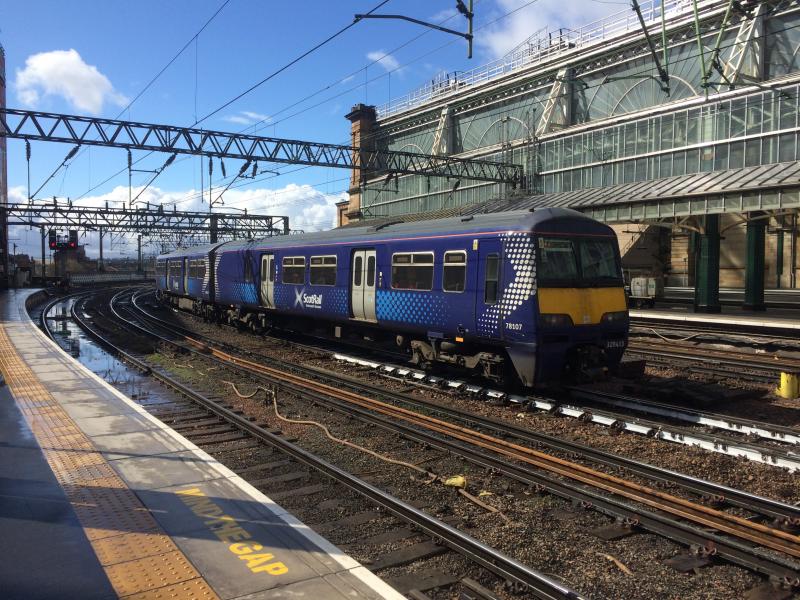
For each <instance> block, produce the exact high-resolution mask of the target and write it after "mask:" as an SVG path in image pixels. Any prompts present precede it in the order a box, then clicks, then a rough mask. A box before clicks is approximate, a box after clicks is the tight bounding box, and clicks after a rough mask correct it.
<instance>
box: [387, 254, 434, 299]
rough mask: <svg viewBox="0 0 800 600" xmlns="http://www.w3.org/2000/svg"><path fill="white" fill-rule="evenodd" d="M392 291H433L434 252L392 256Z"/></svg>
mask: <svg viewBox="0 0 800 600" xmlns="http://www.w3.org/2000/svg"><path fill="white" fill-rule="evenodd" d="M392 289H395V290H421V291H426V292H427V291H430V290H432V289H433V252H413V253H408V254H394V255H392Z"/></svg>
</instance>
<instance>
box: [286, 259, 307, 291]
mask: <svg viewBox="0 0 800 600" xmlns="http://www.w3.org/2000/svg"><path fill="white" fill-rule="evenodd" d="M282 264H283V275H282V276H281V278H282V279H281V280H282V282H283V283H288V284H290V285H303V284H304V283H305V282H306V258H305V257H304V256H285V257H284V258H283V263H282Z"/></svg>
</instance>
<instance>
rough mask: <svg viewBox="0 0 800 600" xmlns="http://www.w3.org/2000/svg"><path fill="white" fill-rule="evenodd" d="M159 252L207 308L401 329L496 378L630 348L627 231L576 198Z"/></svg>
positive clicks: (174, 293) (196, 307)
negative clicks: (618, 231) (617, 230)
mask: <svg viewBox="0 0 800 600" xmlns="http://www.w3.org/2000/svg"><path fill="white" fill-rule="evenodd" d="M158 260H159V261H164V262H165V265H166V277H164V278H160V277H159V280H158V282H159V283H158V288H159V293H160V294H162V295H163V296H164V297H166V298H169V299H171V301H172V302H173V303H176V304H180V305H181V307H183V308H191V309H192V310H193V311H194V312H196V313H198V314H202V315H203V316H205V317H207V318H211V319H223V320H226V321H228V322H230V323H234V324H238V325H240V326H248V327H250V328H252V329H253V330H255V331H261V330H263V329H265V328H268V327H271V326H277V327H284V328H289V329H298V330H302V331H308V330H311V329H313V330H316V331H318V332H320V333H329V334H332V335H335V336H337V337H343V336H350V335H358V336H360V337H362V338H366V339H369V340H370V341H375V342H379V341H387V340H390V341H392V342H393V343H394V344H396V345H398V346H400V347H401V348H403V349H407V350H408V351H409V352H410V354H411V356H412V359H413V362H415V363H417V364H426V363H434V362H444V363H450V364H456V365H459V366H462V367H465V368H468V369H473V370H478V371H480V372H482V373H483V374H484V375H485V376H487V377H489V378H492V379H495V380H501V379H504V378H505V377H507V376H508V375H509V370H510V371H511V372H512V373H514V374H515V375H516V376H517V377H518V379H519V380H520V381H521V382H522V383H523V384H524V385H526V386H532V385H534V384H538V383H542V382H546V381H549V380H553V379H558V378H560V377H562V376H563V375H564V373H565V372H567V373H573V374H574V373H576V372H579V373H581V374H582V375H594V374H597V373H598V372H600V371H602V370H604V369H607V368H613V367H615V366H616V365H617V364H618V363H619V361H620V359H621V357H622V354H623V352H624V350H625V346H626V345H627V333H628V313H627V308H626V301H625V294H624V287H623V286H624V284H623V279H622V271H621V266H620V259H619V250H618V246H617V240H616V236H615V234H614V232H613V230H612V229H611V228H609V227H608V226H606V225H603V224H601V223H598V222H597V221H594V220H593V219H591V218H589V217H586V216H585V215H583V214H581V213H578V212H575V211H571V210H566V209H558V208H546V209H537V210H536V211H533V212H530V211H524V212H523V211H520V212H506V213H495V214H486V215H474V216H468V217H456V218H450V219H439V220H434V221H421V222H412V223H389V224H384V225H378V226H376V227H353V228H346V229H338V230H332V231H326V232H320V233H313V234H304V235H297V236H282V237H273V238H268V239H265V240H260V241H248V242H229V243H225V244H217V245H214V246H209V247H203V248H190V249H186V250H179V251H176V252H173V253H171V254H168V255H164V256H162V257H159V259H158ZM193 261H194V264H196V265H198V267H197V268H198V269H200V270H195V271H194V274H195V275H194V276H193V275H192V273H193V271H192V264H193ZM198 261H199V262H198ZM199 263H202V264H203V266H202V267H199ZM170 265H174V267H175V269H176V274H175V275H170V273H171V272H172V270H171V267H170ZM178 272H179V273H180V276H178V274H177V273H178ZM199 273H202V274H203V277H199V276H198V274H199Z"/></svg>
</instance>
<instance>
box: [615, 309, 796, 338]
mask: <svg viewBox="0 0 800 600" xmlns="http://www.w3.org/2000/svg"><path fill="white" fill-rule="evenodd" d="M630 316H631V318H634V319H646V320H647V321H648V322H663V323H664V325H676V324H683V325H687V326H691V325H692V324H704V325H711V326H719V327H731V328H737V329H743V330H746V331H749V332H759V331H763V332H764V333H767V334H768V333H769V332H770V331H772V332H775V333H778V332H782V331H783V332H788V331H797V332H800V312H798V311H796V310H794V311H793V310H788V309H786V310H770V311H769V312H768V313H765V312H745V311H742V310H741V309H740V310H735V309H731V308H729V307H724V308H723V311H722V312H721V313H716V314H708V313H695V312H692V309H691V307H690V306H670V307H669V308H658V309H652V310H631V311H630ZM634 324H635V323H634Z"/></svg>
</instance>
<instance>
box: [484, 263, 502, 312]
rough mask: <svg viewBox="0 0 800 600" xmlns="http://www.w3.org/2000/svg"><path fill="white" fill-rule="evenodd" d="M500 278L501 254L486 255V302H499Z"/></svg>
mask: <svg viewBox="0 0 800 600" xmlns="http://www.w3.org/2000/svg"><path fill="white" fill-rule="evenodd" d="M499 280H500V255H499V254H490V255H488V256H487V257H486V275H485V277H484V286H483V301H484V303H485V304H495V303H496V302H497V294H498V285H497V284H498V281H499Z"/></svg>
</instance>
